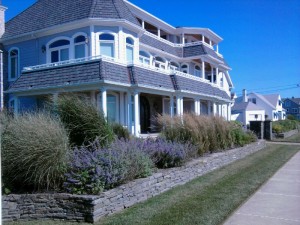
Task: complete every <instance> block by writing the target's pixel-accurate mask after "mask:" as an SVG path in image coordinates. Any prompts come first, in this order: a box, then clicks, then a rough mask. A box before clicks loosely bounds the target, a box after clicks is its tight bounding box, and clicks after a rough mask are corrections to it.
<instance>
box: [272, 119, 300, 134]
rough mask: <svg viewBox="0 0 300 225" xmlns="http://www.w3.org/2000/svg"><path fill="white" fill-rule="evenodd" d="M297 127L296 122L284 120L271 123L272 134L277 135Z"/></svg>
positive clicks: (297, 123)
mask: <svg viewBox="0 0 300 225" xmlns="http://www.w3.org/2000/svg"><path fill="white" fill-rule="evenodd" d="M299 125H300V124H299V122H298V121H297V120H290V119H286V120H279V121H274V122H273V123H272V131H273V133H276V134H279V133H283V132H287V131H290V130H295V129H298V128H299Z"/></svg>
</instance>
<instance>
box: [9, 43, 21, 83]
mask: <svg viewBox="0 0 300 225" xmlns="http://www.w3.org/2000/svg"><path fill="white" fill-rule="evenodd" d="M13 50H17V51H18V56H17V57H16V58H17V60H18V61H17V68H16V69H17V73H16V77H15V78H11V57H10V53H11V52H12V51H13ZM20 52H21V51H20V49H19V48H18V47H11V48H10V49H9V50H8V81H9V82H11V81H15V80H16V79H18V77H19V76H20V74H21V68H20Z"/></svg>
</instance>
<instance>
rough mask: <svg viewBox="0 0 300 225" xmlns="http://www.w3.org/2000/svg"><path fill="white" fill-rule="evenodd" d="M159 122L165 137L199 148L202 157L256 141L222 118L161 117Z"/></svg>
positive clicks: (191, 115)
mask: <svg viewBox="0 0 300 225" xmlns="http://www.w3.org/2000/svg"><path fill="white" fill-rule="evenodd" d="M157 121H158V124H159V126H160V128H161V130H162V133H161V134H162V136H163V137H165V138H166V139H167V140H170V141H172V142H179V143H191V144H192V145H194V146H197V148H198V153H199V154H200V155H202V154H204V153H208V152H216V151H220V150H224V149H228V148H232V147H234V146H243V145H244V144H245V143H248V141H250V140H253V139H254V136H253V134H251V133H249V134H247V133H245V132H244V131H243V130H242V128H241V127H240V126H238V125H236V126H233V125H232V124H231V123H229V122H227V121H225V120H224V119H223V118H221V117H208V116H196V115H194V114H184V115H183V116H182V117H178V116H175V117H174V118H171V117H170V116H166V115H164V116H160V115H159V116H158V117H157Z"/></svg>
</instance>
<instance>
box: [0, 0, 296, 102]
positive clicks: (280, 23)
mask: <svg viewBox="0 0 300 225" xmlns="http://www.w3.org/2000/svg"><path fill="white" fill-rule="evenodd" d="M34 2H35V0H2V4H3V5H4V6H6V7H8V10H7V11H6V21H8V20H9V19H11V18H12V17H14V16H15V15H17V14H18V13H20V12H21V11H23V10H24V9H25V8H27V7H28V6H30V5H31V4H33V3H34ZM130 2H132V3H134V4H136V5H137V6H139V7H141V8H142V9H144V10H146V11H148V12H149V13H151V14H153V15H155V16H156V17H158V18H160V19H162V20H164V21H165V22H167V23H169V24H171V25H172V26H175V27H176V26H185V27H188V26H190V27H202V28H209V29H211V30H212V31H214V32H215V33H217V34H218V35H219V36H221V37H222V38H223V39H224V40H223V41H222V42H221V43H220V44H219V52H220V53H221V54H223V56H224V58H225V60H226V61H227V63H228V64H229V65H230V67H231V68H232V71H230V75H231V78H232V81H233V84H234V89H233V91H234V92H235V93H236V94H237V95H238V96H240V95H241V94H242V90H243V89H246V90H247V91H248V92H258V93H261V94H273V93H279V94H280V95H281V97H292V96H294V97H300V0H209V1H207V0H186V1H180V0H175V1H174V0H163V1H157V0H147V1H145V0H130Z"/></svg>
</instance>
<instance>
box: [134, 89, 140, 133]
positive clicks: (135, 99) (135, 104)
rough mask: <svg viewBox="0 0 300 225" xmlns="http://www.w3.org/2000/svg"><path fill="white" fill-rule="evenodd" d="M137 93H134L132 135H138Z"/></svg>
mask: <svg viewBox="0 0 300 225" xmlns="http://www.w3.org/2000/svg"><path fill="white" fill-rule="evenodd" d="M139 97H140V96H139V93H138V92H134V135H135V136H136V137H138V136H139V134H140V110H139V101H140V100H139Z"/></svg>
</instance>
